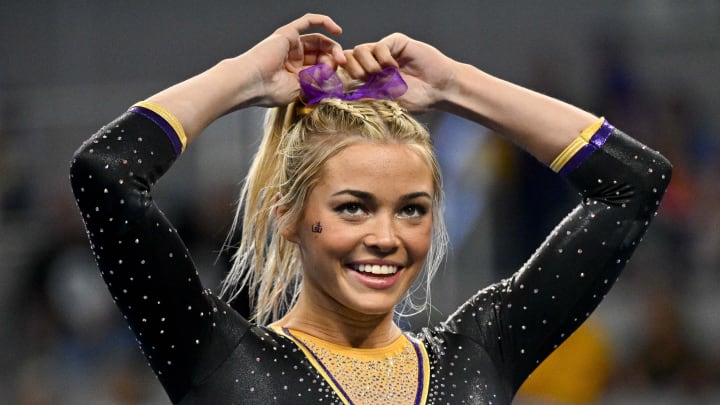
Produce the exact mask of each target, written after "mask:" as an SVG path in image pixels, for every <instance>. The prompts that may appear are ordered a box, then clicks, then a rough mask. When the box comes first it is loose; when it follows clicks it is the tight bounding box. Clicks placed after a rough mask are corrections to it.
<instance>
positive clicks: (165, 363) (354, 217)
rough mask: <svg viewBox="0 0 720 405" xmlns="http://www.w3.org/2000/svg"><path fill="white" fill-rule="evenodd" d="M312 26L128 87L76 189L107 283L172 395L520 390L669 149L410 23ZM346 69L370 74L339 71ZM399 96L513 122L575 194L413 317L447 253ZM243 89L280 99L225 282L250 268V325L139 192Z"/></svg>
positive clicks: (239, 102) (626, 240)
mask: <svg viewBox="0 0 720 405" xmlns="http://www.w3.org/2000/svg"><path fill="white" fill-rule="evenodd" d="M311 26H321V27H323V28H325V29H326V30H327V31H329V32H330V33H332V34H338V33H340V27H339V26H338V25H336V24H335V23H334V22H333V21H332V20H331V19H330V18H328V17H326V16H321V15H313V14H308V15H306V16H304V17H302V18H300V19H298V20H296V21H294V22H292V23H290V24H288V25H286V26H284V27H281V28H280V29H278V30H277V31H276V32H275V33H274V34H273V35H271V36H269V37H268V38H267V39H265V40H264V41H262V42H260V43H259V44H258V45H256V46H255V47H253V48H252V49H250V50H249V51H247V52H246V53H244V54H242V55H240V56H238V57H235V58H232V59H228V60H225V61H222V62H220V63H219V64H218V65H216V66H214V67H213V68H211V69H209V70H208V71H206V72H204V73H202V74H200V75H198V76H196V77H193V78H191V79H189V80H187V81H185V82H182V83H179V84H177V85H175V86H173V87H170V88H169V89H167V90H164V91H162V92H160V93H158V94H156V95H154V96H152V97H150V98H149V99H147V100H146V101H144V102H141V103H139V104H137V105H135V106H133V107H132V108H131V109H130V111H129V112H127V113H126V114H124V115H122V116H121V117H120V118H118V119H117V120H116V121H114V122H112V123H110V124H108V125H107V126H105V127H104V128H103V129H101V130H100V131H99V132H98V133H97V134H96V135H95V136H93V137H92V138H91V139H90V140H88V141H87V142H86V143H85V144H84V145H83V146H82V147H81V148H80V150H79V151H78V152H77V153H76V156H75V158H74V160H73V164H72V169H71V181H72V185H73V189H74V192H75V195H76V197H77V201H78V205H79V207H80V210H81V212H82V216H83V219H84V220H85V222H86V227H87V231H88V235H89V238H90V241H91V246H92V248H93V251H94V254H95V256H96V259H97V261H98V264H99V267H100V269H101V272H102V274H103V277H104V279H105V281H106V283H107V285H108V287H109V289H110V291H111V293H112V295H113V298H114V299H115V301H116V303H117V304H118V306H119V307H120V309H121V311H122V312H123V314H124V316H125V317H126V319H127V321H128V322H129V324H130V326H131V328H132V329H133V331H134V332H135V334H136V336H137V338H138V341H139V343H140V346H141V349H142V350H143V352H144V354H145V355H146V357H147V358H148V360H149V362H150V365H151V366H152V368H153V370H154V371H155V373H156V374H157V376H158V378H159V380H160V382H161V383H162V384H163V386H164V388H165V390H166V391H167V393H168V395H169V396H170V399H171V400H172V402H173V403H182V404H189V403H203V404H206V403H213V404H225V403H227V404H230V403H233V404H237V403H273V402H274V403H303V404H305V403H315V402H323V403H346V404H349V403H358V404H359V403H372V404H378V403H384V404H385V403H403V404H404V403H416V404H417V403H453V404H455V403H485V404H507V403H510V401H511V400H512V397H513V395H514V393H515V392H516V391H517V389H518V387H519V386H520V384H521V383H522V382H523V380H524V379H525V378H526V377H527V376H528V374H529V373H530V372H531V371H532V370H533V369H534V368H535V367H536V366H537V365H538V364H539V363H540V362H541V361H542V360H543V359H544V358H545V357H546V356H547V355H548V354H549V353H550V352H551V351H552V350H553V349H554V348H555V347H557V345H559V344H560V343H561V342H562V341H563V340H564V339H565V338H566V337H567V336H568V335H569V334H570V333H572V331H573V330H575V329H576V328H577V327H578V326H579V325H580V324H581V323H582V321H583V320H584V319H585V318H587V316H588V315H589V314H590V312H591V311H592V310H593V309H594V308H595V306H597V304H598V303H599V301H600V300H601V299H602V297H603V295H604V294H605V293H606V292H607V290H608V289H609V287H610V285H611V284H612V282H613V281H614V280H615V278H616V277H617V274H618V272H619V271H620V269H621V268H622V267H623V265H624V264H625V262H626V261H627V260H628V258H629V257H630V254H631V253H632V251H633V250H634V248H635V245H636V244H637V242H638V241H639V240H640V238H641V237H642V235H643V234H644V232H645V230H646V228H647V226H648V223H649V221H650V219H651V218H652V217H653V215H654V214H655V211H656V209H657V207H658V205H659V202H660V199H661V196H662V193H663V191H664V189H665V187H666V186H667V183H668V181H669V176H670V165H669V163H668V162H667V161H666V160H665V159H664V158H663V157H662V156H661V155H659V154H658V153H656V152H653V151H651V150H649V149H648V148H646V147H645V146H643V145H641V144H639V143H637V142H636V141H634V140H633V139H631V138H629V137H627V136H626V135H624V134H623V133H621V132H619V131H617V130H616V129H614V128H613V127H612V126H610V124H608V123H607V122H606V121H604V120H602V119H599V118H597V117H595V116H594V115H592V114H590V113H588V112H585V111H582V110H580V109H577V108H575V107H573V106H570V105H567V104H565V103H562V102H560V101H557V100H554V99H551V98H548V97H546V96H543V95H540V94H537V93H534V92H532V91H530V90H527V89H524V88H521V87H518V86H515V85H512V84H510V83H507V82H504V81H502V80H499V79H497V78H494V77H491V76H489V75H487V74H485V73H483V72H482V71H480V70H478V69H476V68H474V67H472V66H469V65H465V64H461V63H458V62H456V61H454V60H452V59H450V58H448V57H446V56H445V55H443V54H442V53H440V52H439V51H437V50H436V49H434V48H432V47H430V46H428V45H426V44H423V43H420V42H417V41H414V40H412V39H410V38H408V37H406V36H404V35H402V34H393V35H391V36H389V37H387V38H384V39H383V40H381V41H379V42H377V43H371V44H364V45H360V46H358V47H356V48H354V49H353V50H347V51H344V52H343V51H342V49H341V48H340V46H339V45H338V44H337V43H335V42H334V41H332V40H331V39H329V38H328V37H326V36H324V35H321V34H308V35H302V34H301V33H302V32H303V31H305V30H307V29H308V28H310V27H311ZM316 64H322V65H320V66H314V65H316ZM323 65H325V67H322V66H323ZM338 66H342V68H343V70H344V71H345V72H346V73H347V74H348V75H349V76H350V77H351V78H354V79H358V80H359V81H361V82H363V81H364V82H366V83H369V85H364V87H361V88H359V89H357V90H356V91H355V92H350V93H349V94H347V93H344V92H343V91H342V89H341V90H339V91H338V90H337V89H334V88H331V87H330V85H331V84H333V83H334V84H337V82H338V80H340V79H339V78H338V77H337V76H334V75H333V73H334V72H333V70H334V69H336V68H337V67H338ZM388 67H389V68H390V69H387V68H388ZM308 68H310V69H309V70H307V69H308ZM392 68H397V69H398V70H399V72H400V73H401V74H402V79H404V81H405V82H406V84H407V92H406V93H404V94H403V92H404V91H405V84H404V83H403V82H402V80H400V81H399V82H398V78H397V76H395V75H393V71H394V70H393V69H392ZM327 70H330V72H328V71H327ZM301 83H302V85H303V91H302V94H301V88H300V84H301ZM378 83H379V84H380V85H381V86H379V87H373V86H374V85H375V84H378ZM364 92H369V93H367V94H366V93H364ZM400 94H402V95H401V96H400V97H399V98H397V102H399V103H401V104H402V105H403V106H404V107H405V108H407V109H409V110H411V111H422V110H425V109H428V108H437V109H440V110H444V111H449V112H453V113H456V114H459V115H462V116H464V117H466V118H469V119H472V120H474V121H476V122H478V123H481V124H483V125H486V126H488V127H491V128H493V129H496V130H497V131H499V132H501V133H503V134H506V135H507V136H508V137H509V138H510V139H511V140H513V141H514V142H516V143H517V144H518V145H519V146H520V147H522V148H524V149H525V150H527V151H528V152H530V153H532V154H533V155H534V156H536V157H537V158H538V159H539V160H540V161H542V162H545V163H547V164H549V165H550V167H551V168H552V169H553V170H555V171H559V172H560V173H561V174H562V175H564V176H566V177H567V179H568V180H569V182H570V183H571V184H572V185H573V186H575V187H576V188H577V189H578V191H579V193H580V194H581V195H582V201H581V203H580V204H579V205H578V206H577V208H575V209H574V210H573V211H572V212H571V213H570V214H569V215H568V216H567V217H566V218H565V220H563V221H562V222H561V223H560V224H559V225H558V227H557V228H556V229H555V230H554V231H553V233H552V234H551V235H550V236H549V237H548V239H547V240H546V241H545V242H544V243H543V245H542V246H541V247H540V249H538V251H537V252H536V253H535V254H534V255H533V257H531V258H530V260H529V261H528V262H527V263H526V264H525V265H524V266H523V268H522V269H520V270H519V271H518V272H517V273H516V274H515V275H513V276H512V277H511V278H510V279H507V280H503V281H501V282H499V283H498V284H496V285H493V286H490V287H487V288H485V289H483V290H481V291H479V292H478V294H476V295H475V296H473V297H471V298H470V300H469V301H467V302H466V303H465V304H464V305H462V306H461V307H460V308H459V309H458V310H457V312H456V313H454V314H453V315H451V316H450V317H449V318H448V320H447V321H446V322H444V323H442V324H440V325H436V326H434V327H433V328H431V329H424V330H423V331H422V332H420V333H418V334H415V335H411V334H407V333H404V332H403V331H401V330H400V328H399V327H398V326H397V325H396V324H395V322H394V321H393V313H394V310H395V309H396V306H397V305H398V304H399V303H400V301H401V299H402V298H403V296H405V295H406V294H407V293H408V291H409V290H410V289H411V286H412V284H413V282H415V281H416V279H417V278H418V276H419V274H420V273H422V271H423V267H425V271H426V272H427V273H428V274H429V273H432V271H433V270H434V269H435V268H437V265H438V262H439V259H440V257H441V255H442V251H443V248H444V242H445V239H444V238H445V237H444V229H443V226H442V217H441V211H440V207H441V203H442V198H441V196H442V189H441V182H440V176H439V171H438V168H437V164H436V162H435V157H434V154H433V152H432V150H431V147H430V141H429V136H428V134H427V133H426V132H425V130H424V129H423V128H422V126H420V125H419V124H418V123H417V122H416V121H415V120H414V119H412V118H411V117H410V116H409V115H408V114H407V112H406V111H405V110H403V109H402V108H400V106H399V105H398V104H397V103H396V102H395V101H392V100H387V98H393V97H397V96H398V95H400ZM301 95H302V97H303V102H304V104H303V103H300V102H296V100H297V99H298V97H300V96H301ZM368 97H369V98H368ZM251 105H259V106H279V107H280V108H278V109H276V110H274V111H273V112H272V113H271V114H270V115H269V120H268V123H267V130H266V135H265V137H264V138H263V142H262V144H261V146H260V150H259V152H258V155H257V156H256V157H255V160H254V162H253V165H252V168H251V170H250V173H249V175H248V179H247V182H246V184H245V186H244V189H243V201H242V207H241V208H242V209H244V211H243V213H242V216H243V219H242V221H243V236H242V241H241V246H240V248H239V250H238V253H237V255H236V260H235V264H234V268H233V270H232V271H231V273H230V275H229V276H228V279H227V280H226V283H225V285H224V293H225V294H228V295H230V296H232V294H233V293H234V292H236V291H237V288H239V287H241V286H248V287H249V288H250V290H251V291H252V292H253V293H254V294H255V298H256V301H257V305H256V309H255V313H254V318H253V320H254V322H251V321H249V320H246V319H244V318H243V317H241V316H240V315H239V314H237V313H236V312H234V311H233V310H232V309H231V308H230V307H229V305H228V304H227V303H225V302H224V301H222V300H220V299H218V298H216V297H215V296H213V295H212V293H211V292H210V291H209V290H205V289H203V287H202V286H201V285H200V282H199V279H198V277H197V273H196V269H195V267H194V265H193V263H192V261H191V260H190V258H189V255H188V253H187V251H186V249H185V247H184V245H183V243H182V241H181V240H180V239H179V237H178V235H177V233H176V232H175V230H174V229H173V228H172V226H171V225H170V224H169V223H168V222H167V220H166V219H165V218H164V217H163V215H162V214H161V212H160V211H159V210H158V209H157V208H156V207H155V205H154V203H153V201H152V199H151V197H150V194H149V191H150V187H151V185H152V184H154V183H155V182H156V181H157V180H158V179H159V177H160V176H161V175H162V174H163V173H164V172H165V171H166V170H167V169H168V168H169V167H170V165H171V164H172V162H173V161H174V160H175V158H176V156H177V155H179V154H180V153H181V152H182V150H183V149H184V148H185V147H186V145H187V144H188V143H190V142H191V141H192V140H193V139H194V138H195V137H196V136H197V135H198V134H199V133H200V132H202V130H203V129H204V128H205V127H206V126H207V125H209V124H210V123H211V122H212V121H213V120H215V119H216V118H218V117H220V116H221V115H223V114H225V113H227V112H229V111H232V110H235V109H238V108H243V107H246V106H251ZM268 241H269V242H268ZM468 271H482V269H468Z"/></svg>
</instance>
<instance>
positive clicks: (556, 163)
mask: <svg viewBox="0 0 720 405" xmlns="http://www.w3.org/2000/svg"><path fill="white" fill-rule="evenodd" d="M604 121H605V119H604V118H600V119H599V120H598V121H596V122H594V123H592V124H591V125H589V126H588V127H587V128H585V129H583V130H582V132H580V135H578V137H577V138H575V139H574V140H573V141H572V142H570V145H568V146H566V147H565V149H563V151H562V152H560V154H559V155H557V157H556V158H555V160H553V161H552V163H550V169H552V170H553V171H554V172H556V173H557V172H559V171H560V170H561V169H562V168H563V166H565V164H566V163H567V162H569V161H570V159H572V157H573V156H575V154H576V153H577V152H578V151H579V150H580V149H582V148H583V147H584V146H585V145H587V144H589V143H590V139H592V137H593V135H595V133H596V132H597V131H598V130H599V129H600V127H601V126H602V124H603V122H604Z"/></svg>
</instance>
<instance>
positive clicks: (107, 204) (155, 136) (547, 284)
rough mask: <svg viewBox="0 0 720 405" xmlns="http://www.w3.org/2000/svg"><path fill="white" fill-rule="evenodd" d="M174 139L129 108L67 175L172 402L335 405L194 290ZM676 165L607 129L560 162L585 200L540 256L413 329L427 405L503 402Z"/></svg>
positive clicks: (305, 369)
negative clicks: (168, 202)
mask: <svg viewBox="0 0 720 405" xmlns="http://www.w3.org/2000/svg"><path fill="white" fill-rule="evenodd" d="M175 132H176V131H174V130H173V127H172V125H169V124H168V123H167V121H166V120H164V119H163V117H162V116H160V115H157V114H155V113H154V112H153V111H152V109H144V108H140V107H137V108H135V109H133V110H132V111H130V112H128V113H126V114H124V115H122V116H121V117H119V118H118V119H117V120H115V121H113V122H112V123H110V124H108V125H107V126H105V127H103V128H102V129H101V130H100V131H99V132H98V133H97V134H95V135H94V136H93V137H92V138H90V139H89V140H88V141H86V142H85V143H84V144H83V146H82V147H81V148H80V149H79V150H78V152H77V153H76V155H75V157H74V159H73V162H72V168H71V182H72V186H73V190H74V192H75V196H76V198H77V203H78V205H79V208H80V211H81V213H82V217H83V220H84V221H85V224H86V228H87V233H88V236H89V238H90V243H91V247H92V250H93V253H94V255H95V258H96V259H97V262H98V265H99V267H100V271H101V273H102V276H103V278H104V280H105V282H106V283H107V285H108V287H109V289H110V292H111V294H112V296H113V299H114V300H115V302H116V303H117V305H118V306H119V308H120V310H121V311H122V313H123V315H124V316H125V318H126V320H127V322H128V323H129V325H130V327H131V329H132V330H133V331H134V333H135V335H136V336H137V339H138V342H139V344H140V347H141V350H142V351H143V352H144V354H145V356H146V357H147V359H148V360H149V363H150V366H151V367H152V369H153V370H154V371H155V373H156V375H157V376H158V378H159V380H160V382H161V383H162V385H163V386H164V388H165V390H166V391H167V393H168V395H169V397H170V399H171V401H172V402H173V403H179V404H191V403H193V404H194V403H198V404H268V403H279V404H295V403H297V404H311V403H318V402H320V403H342V402H341V399H340V397H339V396H338V395H337V394H336V392H335V391H334V390H333V389H332V387H331V386H330V385H329V384H328V382H327V381H326V380H325V379H323V377H322V376H321V375H320V374H319V373H318V372H317V371H316V370H315V368H313V366H312V365H311V364H310V363H309V362H308V360H307V359H306V358H305V356H304V355H303V353H302V352H301V351H300V350H299V349H298V347H297V346H296V345H295V343H293V341H292V340H290V339H288V337H286V336H284V335H283V334H281V333H277V332H276V331H274V330H272V329H270V328H267V327H263V326H257V325H254V324H252V323H249V322H248V321H247V320H245V319H244V318H243V317H241V316H240V315H239V314H238V313H237V312H235V311H234V310H233V309H231V307H230V306H229V305H228V304H226V303H225V302H223V301H222V300H220V299H218V298H216V297H215V296H213V294H212V293H211V292H210V291H209V290H207V289H204V288H203V286H202V285H201V283H200V281H199V278H198V274H197V270H196V268H195V265H194V264H193V262H192V260H191V258H190V255H189V254H188V251H187V249H186V248H185V245H184V244H183V242H182V240H181V239H180V237H179V236H178V234H177V232H176V231H175V229H174V228H173V227H172V225H171V224H170V223H169V222H168V221H167V219H166V218H165V217H164V215H163V214H162V213H161V211H160V210H159V209H158V208H157V207H156V205H155V203H154V201H153V199H152V197H151V194H150V190H151V187H152V185H153V184H154V183H155V182H156V181H157V180H158V179H159V178H160V176H161V175H163V174H164V173H165V171H166V170H168V168H169V167H170V166H171V164H172V163H173V162H174V160H175V159H176V157H177V156H178V154H179V153H180V150H181V149H182V145H181V144H180V143H179V142H178V138H177V134H176V133H175ZM670 171H671V168H670V164H669V163H668V161H667V160H666V159H665V158H664V157H662V156H661V155H660V154H658V153H657V152H655V151H652V150H650V149H649V148H647V147H645V146H643V145H641V144H640V143H638V142H636V141H635V140H633V139H632V138H630V137H628V136H626V135H624V134H623V133H621V132H620V131H618V130H616V129H614V128H613V127H611V126H609V124H607V123H604V124H603V125H602V127H601V129H600V131H598V132H597V133H596V134H595V135H594V136H593V138H592V140H591V141H590V142H589V143H588V144H585V145H584V146H583V148H581V150H580V152H578V153H576V154H574V155H573V156H571V157H570V159H569V161H568V162H567V163H566V164H565V165H564V167H563V172H566V173H565V174H566V176H567V179H568V180H569V182H570V183H571V184H572V185H573V186H574V187H575V188H576V189H577V190H578V192H579V194H580V196H581V201H580V203H579V204H578V206H577V207H576V208H575V209H573V210H572V212H570V213H569V214H568V215H567V217H566V218H565V219H564V220H563V221H562V222H561V223H560V224H559V225H558V226H557V227H556V228H555V230H553V231H552V233H551V235H550V236H549V237H548V238H547V240H546V241H545V242H544V243H543V244H542V245H541V246H540V248H539V249H538V250H537V252H536V253H535V254H534V255H533V256H532V257H531V258H530V259H529V260H528V261H527V263H526V264H525V265H524V266H523V267H522V268H521V269H520V270H519V271H518V272H517V273H515V274H514V275H513V276H512V277H511V278H509V279H506V280H503V281H501V282H499V283H497V284H495V285H492V286H490V287H487V288H485V289H482V290H480V291H479V292H478V293H477V294H476V295H475V296H473V297H471V298H470V299H469V300H468V301H467V302H466V303H465V304H463V305H462V306H461V307H460V308H459V309H458V310H457V311H456V312H455V313H454V314H452V315H451V316H450V317H449V318H448V319H447V321H446V322H443V323H441V324H439V325H437V326H433V327H431V328H427V329H423V330H422V331H420V332H419V333H416V334H415V335H414V337H415V339H416V341H418V342H420V343H421V344H420V346H421V347H423V349H424V351H425V352H426V354H427V358H428V359H429V365H430V367H429V370H424V372H425V373H429V387H428V390H427V393H426V398H427V403H428V404H440V403H443V404H445V403H449V404H509V403H510V402H511V400H512V397H513V395H514V394H515V392H516V391H517V389H518V388H519V387H520V385H521V383H522V382H523V381H524V380H525V378H526V377H527V376H528V375H529V373H530V372H531V371H532V370H533V369H534V368H535V367H536V366H537V365H538V364H539V363H540V362H541V361H542V360H543V359H544V358H545V357H546V356H547V355H548V354H549V353H550V352H552V350H553V349H554V348H555V347H557V345H559V344H560V343H561V342H562V341H563V340H564V339H565V338H566V337H567V336H568V335H570V334H571V333H572V331H573V330H575V329H576V328H577V327H578V326H579V325H580V324H581V323H582V322H583V321H584V320H585V319H586V318H587V317H588V315H589V314H590V312H591V311H593V309H594V308H595V307H596V306H597V305H598V304H599V302H600V301H601V299H602V298H603V296H604V295H605V294H606V292H607V291H608V289H609V288H610V286H611V285H612V284H613V282H614V281H615V279H616V278H617V276H618V273H619V272H620V270H621V268H622V267H623V266H624V265H625V263H626V262H627V260H628V259H629V257H630V255H631V253H632V252H633V250H634V249H635V247H636V245H637V243H638V242H639V241H640V239H641V238H642V235H643V234H644V232H645V230H646V229H647V227H648V224H649V222H650V220H651V218H652V217H653V216H654V214H655V212H656V210H657V208H658V205H659V203H660V199H661V197H662V194H663V192H664V190H665V188H666V186H667V184H668V181H669V179H670ZM467 271H482V269H468V270H467Z"/></svg>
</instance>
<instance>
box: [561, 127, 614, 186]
mask: <svg viewBox="0 0 720 405" xmlns="http://www.w3.org/2000/svg"><path fill="white" fill-rule="evenodd" d="M614 130H615V127H613V126H612V125H611V124H610V123H609V122H607V120H605V121H603V123H602V125H601V126H600V129H598V130H597V132H595V134H593V136H592V137H591V138H590V142H589V143H588V144H587V145H585V146H583V147H582V148H581V149H580V150H579V151H577V153H575V156H573V157H572V158H570V160H568V162H567V163H565V166H563V168H562V169H561V170H560V175H562V176H567V175H568V174H570V172H572V171H573V170H575V169H577V167H578V166H580V165H581V164H582V162H584V161H585V159H587V158H589V157H590V155H592V154H593V152H595V151H596V150H598V149H600V148H601V147H602V146H603V145H604V144H605V141H607V139H608V138H609V137H610V135H611V134H612V132H613V131H614Z"/></svg>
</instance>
